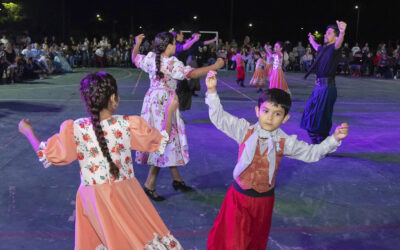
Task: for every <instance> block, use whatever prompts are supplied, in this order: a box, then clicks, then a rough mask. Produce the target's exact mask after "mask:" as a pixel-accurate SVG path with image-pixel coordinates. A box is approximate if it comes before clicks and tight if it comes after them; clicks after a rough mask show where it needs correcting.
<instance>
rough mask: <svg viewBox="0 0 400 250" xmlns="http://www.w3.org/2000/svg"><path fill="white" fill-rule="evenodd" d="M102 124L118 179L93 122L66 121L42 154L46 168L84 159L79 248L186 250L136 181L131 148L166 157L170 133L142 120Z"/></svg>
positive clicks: (129, 118) (132, 118) (115, 118)
mask: <svg viewBox="0 0 400 250" xmlns="http://www.w3.org/2000/svg"><path fill="white" fill-rule="evenodd" d="M101 126H102V129H103V133H104V137H105V139H106V143H107V146H108V149H109V152H110V155H111V158H112V160H113V162H114V163H115V164H116V165H117V167H118V168H119V173H120V176H119V178H114V177H113V176H112V175H110V171H109V170H110V169H109V163H108V161H107V159H106V158H105V157H104V156H103V153H102V152H101V149H100V146H99V143H98V142H97V138H96V135H95V133H94V130H93V126H92V123H91V120H90V118H81V119H78V120H75V121H72V120H67V121H65V122H64V123H63V124H62V125H61V128H60V132H59V133H58V134H56V135H54V136H52V137H51V138H50V139H48V140H47V142H42V143H41V144H40V150H39V151H38V152H37V155H38V157H39V160H40V161H42V162H43V164H44V166H45V167H50V166H51V165H67V164H70V163H72V162H73V161H75V160H78V161H79V165H80V176H81V185H80V187H79V189H78V192H77V195H76V224H75V249H78V250H79V249H82V250H86V249H97V250H99V249H181V248H182V247H181V245H180V244H179V242H178V241H177V240H176V239H175V238H174V237H173V236H172V235H171V234H170V233H169V231H168V229H167V227H166V226H165V224H164V222H163V221H162V219H161V218H160V216H159V215H158V213H157V211H156V210H155V208H154V207H153V205H152V203H151V202H150V200H149V199H148V198H147V196H146V194H145V193H144V191H143V189H142V187H141V186H140V184H139V182H138V181H137V179H136V178H135V173H134V171H133V165H132V158H131V150H141V151H144V152H156V151H157V153H158V154H162V153H163V151H164V148H165V146H166V144H167V142H168V134H167V133H166V132H165V131H163V132H162V133H160V132H159V131H158V130H157V129H155V128H154V127H151V126H149V125H148V124H147V122H146V121H145V120H143V119H142V118H141V117H138V116H120V115H115V116H112V117H111V118H110V119H107V120H103V121H101Z"/></svg>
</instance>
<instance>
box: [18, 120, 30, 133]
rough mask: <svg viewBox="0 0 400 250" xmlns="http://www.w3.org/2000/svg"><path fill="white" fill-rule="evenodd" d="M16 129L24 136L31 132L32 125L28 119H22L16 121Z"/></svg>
mask: <svg viewBox="0 0 400 250" xmlns="http://www.w3.org/2000/svg"><path fill="white" fill-rule="evenodd" d="M18 131H19V132H20V133H21V134H23V135H25V136H26V135H28V134H30V133H32V132H33V127H32V125H31V123H30V121H29V119H22V120H21V121H20V122H19V123H18Z"/></svg>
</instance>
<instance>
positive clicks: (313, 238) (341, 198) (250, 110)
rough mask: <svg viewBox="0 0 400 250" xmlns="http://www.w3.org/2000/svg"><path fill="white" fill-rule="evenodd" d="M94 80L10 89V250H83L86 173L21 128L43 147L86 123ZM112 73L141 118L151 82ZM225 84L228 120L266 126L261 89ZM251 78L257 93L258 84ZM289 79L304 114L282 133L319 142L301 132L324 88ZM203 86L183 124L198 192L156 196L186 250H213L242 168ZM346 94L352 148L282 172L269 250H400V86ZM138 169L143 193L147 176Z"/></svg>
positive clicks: (342, 90) (3, 140) (5, 117)
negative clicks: (86, 100)
mask: <svg viewBox="0 0 400 250" xmlns="http://www.w3.org/2000/svg"><path fill="white" fill-rule="evenodd" d="M91 70H92V69H86V70H85V69H80V70H77V72H76V73H72V74H67V75H61V76H55V77H52V78H50V79H46V80H41V81H39V80H37V81H33V82H27V83H23V84H16V85H0V131H1V134H0V249H10V250H11V249H43V250H47V249H49V250H50V249H51V250H53V249H60V250H62V249H73V246H74V200H75V195H76V190H77V188H78V186H79V170H78V165H77V163H74V164H71V165H69V166H64V167H61V166H59V167H52V168H49V169H44V168H43V167H42V166H41V164H40V163H39V162H38V161H37V158H36V156H35V154H34V152H33V151H32V150H31V148H30V146H29V144H28V143H27V141H26V139H25V138H23V136H21V135H19V134H18V131H17V124H18V122H19V120H20V119H22V118H24V117H29V118H30V119H31V121H32V123H33V124H34V126H35V129H36V131H37V134H38V136H39V137H40V138H41V139H47V137H49V136H51V135H52V134H54V133H56V132H57V131H58V129H59V125H60V124H61V123H62V122H63V121H64V120H66V119H76V118H79V117H83V116H86V113H85V109H84V107H83V104H82V102H81V100H80V97H79V93H78V82H79V79H80V78H81V77H82V76H83V75H84V74H85V73H86V72H90V71H91ZM106 71H107V72H109V73H111V74H112V75H114V76H115V77H116V78H117V81H118V84H119V89H120V95H121V103H120V108H119V110H118V113H120V114H127V115H130V114H136V115H137V114H139V113H140V110H141V105H142V101H143V97H144V94H145V92H146V90H147V88H148V86H149V80H148V77H147V75H146V74H141V75H140V73H139V72H140V71H138V70H133V69H114V68H110V69H106ZM139 75H140V77H139ZM218 76H219V79H220V81H219V86H218V91H219V93H220V96H221V100H222V104H223V105H224V108H225V109H226V110H227V111H228V112H231V113H232V114H234V115H236V116H239V117H244V118H246V119H248V120H249V121H256V116H255V113H254V106H255V104H256V102H255V100H256V99H257V97H258V95H257V94H256V89H254V88H250V87H246V88H240V87H238V86H237V85H236V83H235V81H234V79H235V73H234V72H220V73H219V75H218ZM246 77H247V82H248V80H249V79H250V77H251V75H247V76H246ZM286 77H287V80H288V84H289V87H290V89H291V91H292V93H293V97H294V99H293V101H294V104H293V108H292V110H291V112H290V113H291V115H292V117H291V119H290V120H289V121H288V123H286V124H285V125H284V126H283V127H282V128H283V129H284V130H285V131H286V132H287V133H288V134H298V135H299V138H300V139H303V140H306V141H308V138H307V136H306V133H305V131H303V130H301V129H300V128H299V122H300V117H301V114H302V111H303V108H304V106H305V102H306V100H307V98H308V96H309V95H310V93H311V91H312V89H313V77H310V79H308V80H307V81H305V80H303V79H302V75H301V74H296V73H287V74H286ZM136 83H138V85H137V87H135V86H136V85H135V84H136ZM202 85H203V86H202V88H203V90H202V96H203V97H197V98H194V102H193V108H192V110H190V111H185V112H184V113H183V115H182V116H183V119H184V120H185V121H186V122H187V123H186V130H187V134H188V140H189V147H190V156H191V161H190V162H189V164H188V165H187V166H186V167H184V168H181V173H182V176H183V177H184V180H185V181H186V183H188V184H190V185H192V186H193V187H195V188H196V190H197V192H196V193H192V194H181V193H179V192H175V191H174V190H173V188H172V186H171V182H172V180H171V175H170V173H169V171H168V170H164V171H162V172H161V173H160V176H159V179H158V183H157V190H158V192H159V193H160V194H162V195H165V196H166V197H167V198H168V199H167V201H165V202H161V203H154V205H155V207H156V209H157V210H158V211H159V213H160V215H161V217H162V218H163V220H164V221H165V223H166V225H167V226H168V228H169V229H170V230H171V231H172V232H173V233H174V234H175V236H176V237H177V238H178V239H179V240H180V242H181V243H182V245H183V246H184V248H185V249H205V246H206V239H207V233H208V231H209V230H210V228H211V226H212V224H213V221H214V219H215V217H216V215H217V214H218V211H219V208H220V206H221V204H222V201H223V198H224V196H225V193H226V191H227V189H228V187H229V186H230V184H231V183H232V170H233V166H234V165H235V162H236V157H237V145H236V143H235V142H233V141H232V140H230V139H229V138H228V137H226V136H225V135H224V134H223V133H222V132H220V131H218V130H217V129H216V128H215V127H214V126H213V125H212V124H211V123H210V121H209V119H208V113H207V106H206V105H205V104H204V91H205V86H204V80H202ZM337 86H338V100H337V103H336V106H335V112H334V123H335V124H334V125H337V124H340V123H342V122H344V121H346V122H348V123H349V125H350V134H349V137H348V138H347V139H345V141H343V144H342V146H341V147H340V148H339V149H338V151H337V152H336V153H334V154H333V155H332V156H331V157H327V158H325V159H323V160H321V161H320V162H318V163H313V164H306V163H303V162H299V161H295V160H290V159H284V160H283V161H282V163H281V166H280V171H279V173H278V176H277V184H276V201H275V209H274V214H273V219H272V229H271V234H270V238H269V243H268V249H296V250H297V249H399V245H400V198H399V197H400V187H399V185H398V183H399V179H400V98H399V93H400V81H393V80H380V79H363V78H361V79H352V78H344V77H338V78H337ZM134 168H135V173H136V175H137V178H138V179H139V181H140V182H141V183H143V182H144V180H145V178H146V176H147V170H148V167H147V166H144V165H135V166H134Z"/></svg>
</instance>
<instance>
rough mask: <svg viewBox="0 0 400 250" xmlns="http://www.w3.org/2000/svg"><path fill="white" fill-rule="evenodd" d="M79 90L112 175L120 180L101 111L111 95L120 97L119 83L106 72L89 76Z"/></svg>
mask: <svg viewBox="0 0 400 250" xmlns="http://www.w3.org/2000/svg"><path fill="white" fill-rule="evenodd" d="M79 90H80V92H81V98H82V99H83V101H84V102H85V105H86V109H87V111H88V113H89V115H90V118H91V119H92V124H93V130H94V133H95V134H96V138H97V141H98V142H99V146H100V149H101V152H102V153H103V155H104V157H105V158H106V159H107V161H108V163H109V164H110V174H111V175H112V176H114V177H115V178H116V179H118V178H119V169H118V167H117V165H116V164H115V163H114V162H113V161H112V158H111V155H110V151H109V150H108V146H107V142H106V139H105V138H104V132H103V129H102V128H101V125H100V111H101V110H103V109H104V108H107V106H108V102H109V100H110V97H111V95H113V94H115V95H116V97H118V87H117V82H116V81H115V79H114V77H112V75H110V74H107V73H105V72H98V73H92V74H87V75H86V76H85V77H84V78H83V79H82V80H81V83H80V86H79Z"/></svg>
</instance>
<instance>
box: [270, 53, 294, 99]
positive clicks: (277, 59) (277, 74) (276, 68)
mask: <svg viewBox="0 0 400 250" xmlns="http://www.w3.org/2000/svg"><path fill="white" fill-rule="evenodd" d="M272 57H273V58H274V64H273V67H272V70H271V75H270V76H269V88H270V89H271V88H278V89H282V90H285V91H286V92H288V93H289V94H290V90H289V87H288V85H287V82H286V79H285V75H284V74H283V70H282V60H283V56H282V55H279V54H277V53H275V54H273V55H272Z"/></svg>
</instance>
